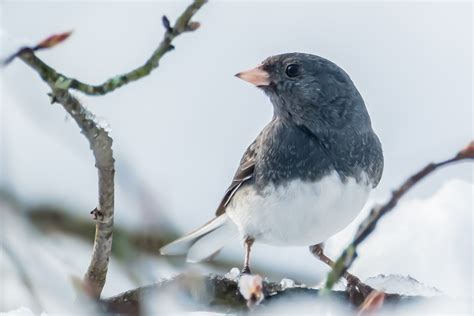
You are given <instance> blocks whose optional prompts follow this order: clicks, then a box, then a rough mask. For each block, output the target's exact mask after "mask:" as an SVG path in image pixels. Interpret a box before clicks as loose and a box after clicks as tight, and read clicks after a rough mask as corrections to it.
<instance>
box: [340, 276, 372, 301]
mask: <svg viewBox="0 0 474 316" xmlns="http://www.w3.org/2000/svg"><path fill="white" fill-rule="evenodd" d="M346 280H347V287H346V291H347V292H348V293H349V298H350V300H351V302H352V303H353V304H354V305H356V306H359V305H360V304H361V303H362V302H363V301H364V300H365V299H366V298H367V297H368V296H369V294H370V293H372V291H374V288H373V287H371V286H370V285H367V284H365V283H364V282H362V281H361V280H360V279H359V278H357V277H355V276H353V275H349V276H347V277H346Z"/></svg>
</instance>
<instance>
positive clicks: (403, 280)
mask: <svg viewBox="0 0 474 316" xmlns="http://www.w3.org/2000/svg"><path fill="white" fill-rule="evenodd" d="M365 283H366V284H367V285H370V286H372V287H373V288H374V289H376V290H379V291H382V292H385V293H396V294H403V295H412V296H414V295H420V296H428V297H430V296H440V295H442V294H443V293H442V292H441V291H440V290H438V289H437V288H435V287H433V286H429V285H426V284H423V283H421V282H419V281H417V280H415V279H414V278H412V277H411V276H409V275H408V276H403V275H399V274H390V275H384V274H379V275H378V276H375V277H370V278H368V279H366V280H365Z"/></svg>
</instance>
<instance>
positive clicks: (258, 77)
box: [235, 66, 270, 87]
mask: <svg viewBox="0 0 474 316" xmlns="http://www.w3.org/2000/svg"><path fill="white" fill-rule="evenodd" d="M235 76H236V77H238V78H240V79H242V80H244V81H247V82H250V83H251V84H253V85H255V86H257V87H261V86H268V85H269V84H270V75H269V74H268V72H266V71H265V70H263V69H262V68H261V66H257V67H255V68H253V69H249V70H245V71H242V72H239V73H238V74H236V75H235Z"/></svg>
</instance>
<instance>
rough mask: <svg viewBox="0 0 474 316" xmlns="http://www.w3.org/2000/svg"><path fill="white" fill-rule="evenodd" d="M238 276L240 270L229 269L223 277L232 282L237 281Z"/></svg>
mask: <svg viewBox="0 0 474 316" xmlns="http://www.w3.org/2000/svg"><path fill="white" fill-rule="evenodd" d="M239 276H240V269H239V268H236V267H234V268H232V269H230V271H229V272H227V273H226V274H225V275H224V277H225V278H227V279H229V280H232V281H237V280H238V278H239Z"/></svg>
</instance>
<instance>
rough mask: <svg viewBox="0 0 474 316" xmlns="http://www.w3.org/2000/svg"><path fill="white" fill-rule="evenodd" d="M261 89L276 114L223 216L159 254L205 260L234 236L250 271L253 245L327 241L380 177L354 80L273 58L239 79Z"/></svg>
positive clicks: (290, 57) (312, 63)
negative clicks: (243, 247)
mask: <svg viewBox="0 0 474 316" xmlns="http://www.w3.org/2000/svg"><path fill="white" fill-rule="evenodd" d="M236 76H237V77H239V78H241V79H243V80H245V81H248V82H250V83H252V84H254V85H256V86H257V87H259V88H260V89H262V90H263V91H264V92H265V93H266V94H267V96H268V97H269V98H270V100H271V102H272V104H273V109H274V115H273V118H272V120H271V121H270V122H269V123H268V124H267V125H266V126H265V127H264V128H263V130H262V131H261V132H260V134H259V135H258V136H257V138H256V139H255V141H254V142H253V143H252V144H250V146H249V147H248V149H247V151H246V152H245V153H244V156H243V158H242V160H241V162H240V165H239V167H238V169H237V172H236V173H235V176H234V179H233V180H232V183H231V184H230V186H229V188H228V189H227V191H226V192H225V195H224V198H223V199H222V201H221V203H220V205H219V207H218V209H217V212H216V217H215V218H214V219H212V220H211V221H210V222H208V223H207V224H205V225H204V226H202V227H201V228H199V229H197V230H195V231H194V232H191V233H190V234H188V235H186V236H184V237H182V238H180V239H178V240H176V241H174V242H172V243H171V244H169V245H167V246H165V247H163V248H162V249H161V253H162V254H185V253H187V258H188V260H189V261H194V262H196V261H201V260H204V259H206V258H208V257H209V256H210V255H212V254H214V253H215V252H216V251H218V250H219V249H221V248H222V247H223V246H224V245H225V244H226V242H227V241H229V239H230V238H234V236H236V235H238V234H239V235H240V236H241V238H242V239H243V240H244V246H245V262H244V269H243V271H244V272H249V271H250V269H249V254H250V248H251V246H252V244H253V242H254V241H256V242H261V243H265V244H270V245H281V246H286V245H292V246H293V245H294V246H298V245H299V246H310V245H312V246H311V247H310V250H311V251H312V252H313V254H315V255H317V256H318V257H319V258H320V259H322V260H323V261H324V262H326V263H328V264H331V262H330V259H328V258H327V257H325V256H324V254H323V252H322V247H321V245H322V243H323V242H324V241H326V240H327V239H328V238H329V237H331V236H332V235H334V234H336V233H337V232H339V231H340V230H342V229H343V228H344V227H346V226H347V225H348V224H349V223H350V222H351V221H352V220H353V219H354V218H355V217H356V216H357V215H358V213H359V212H360V210H361V209H362V207H363V206H364V204H365V202H366V201H367V197H368V195H369V192H370V190H371V189H372V188H374V187H375V186H376V185H377V184H378V183H379V180H380V177H381V175H382V170H383V154H382V147H381V144H380V141H379V139H378V137H377V135H376V134H375V133H374V131H373V130H372V126H371V122H370V117H369V114H368V113H367V109H366V107H365V104H364V101H363V99H362V97H361V95H360V94H359V92H358V91H357V88H356V87H355V86H354V83H353V82H352V81H351V79H350V78H349V76H348V75H347V74H346V73H345V72H344V70H342V69H341V68H339V67H338V66H337V65H335V64H334V63H332V62H330V61H329V60H327V59H324V58H322V57H319V56H315V55H310V54H303V53H289V54H282V55H276V56H272V57H269V58H267V59H266V60H265V61H264V62H263V63H262V64H261V65H260V66H258V67H256V68H254V69H250V70H247V71H243V72H241V73H238V74H237V75H236Z"/></svg>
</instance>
